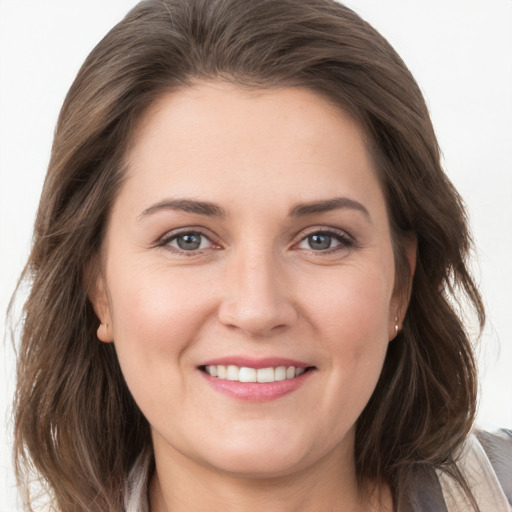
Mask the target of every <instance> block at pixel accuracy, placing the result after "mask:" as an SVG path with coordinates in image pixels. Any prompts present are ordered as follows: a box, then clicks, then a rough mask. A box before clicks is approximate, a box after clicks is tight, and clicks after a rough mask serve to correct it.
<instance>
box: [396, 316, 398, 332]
mask: <svg viewBox="0 0 512 512" xmlns="http://www.w3.org/2000/svg"><path fill="white" fill-rule="evenodd" d="M397 335H398V317H397V316H395V336H397Z"/></svg>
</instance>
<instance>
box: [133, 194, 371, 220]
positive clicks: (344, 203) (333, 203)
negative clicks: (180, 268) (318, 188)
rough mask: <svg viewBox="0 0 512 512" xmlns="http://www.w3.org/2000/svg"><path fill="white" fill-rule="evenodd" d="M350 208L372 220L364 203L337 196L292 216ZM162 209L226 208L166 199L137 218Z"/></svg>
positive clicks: (211, 212)
mask: <svg viewBox="0 0 512 512" xmlns="http://www.w3.org/2000/svg"><path fill="white" fill-rule="evenodd" d="M339 209H349V210H356V211H359V212H361V213H363V214H364V215H365V216H366V217H367V218H368V219H369V220H371V216H370V213H369V212H368V210H367V209H366V208H365V206H364V205H363V204H361V203H360V202H359V201H356V200H354V199H350V198H348V197H335V198H332V199H324V200H321V201H311V202H307V203H298V204H296V205H295V206H293V207H292V208H291V209H290V213H289V215H290V217H306V216H308V215H314V214H316V213H324V212H329V211H332V210H339ZM162 210H178V211H182V212H187V213H195V214H197V215H205V216H208V217H225V216H226V210H224V208H222V207H221V206H219V205H217V204H215V203H211V202H209V201H197V200H194V199H165V200H163V201H160V202H158V203H156V204H154V205H152V206H150V207H149V208H146V209H145V210H144V211H143V212H142V213H141V214H140V215H139V216H138V217H137V219H138V220H140V219H142V218H144V217H147V216H148V215H152V214H154V213H157V212H159V211H162Z"/></svg>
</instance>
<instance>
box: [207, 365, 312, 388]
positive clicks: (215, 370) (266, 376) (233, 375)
mask: <svg viewBox="0 0 512 512" xmlns="http://www.w3.org/2000/svg"><path fill="white" fill-rule="evenodd" d="M205 369H206V373H208V374H209V375H211V376H212V377H217V378H219V379H223V380H233V381H239V382H261V383H264V382H276V381H282V380H286V379H293V378H295V377H299V376H300V375H302V374H303V373H304V372H305V369H304V368H295V367H294V366H288V367H286V366H278V367H276V368H258V369H256V368H248V367H246V366H242V367H238V366H235V365H233V364H230V365H228V366H225V365H222V364H215V365H209V366H206V367H205Z"/></svg>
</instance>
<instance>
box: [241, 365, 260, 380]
mask: <svg viewBox="0 0 512 512" xmlns="http://www.w3.org/2000/svg"><path fill="white" fill-rule="evenodd" d="M238 380H239V381H240V382H256V369H255V368H247V367H245V366H243V367H242V368H240V374H239V376H238Z"/></svg>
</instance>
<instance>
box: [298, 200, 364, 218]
mask: <svg viewBox="0 0 512 512" xmlns="http://www.w3.org/2000/svg"><path fill="white" fill-rule="evenodd" d="M339 209H349V210H356V211H359V212H361V213H363V214H364V215H365V217H367V218H368V220H369V221H370V222H371V220H372V218H371V215H370V212H369V211H368V210H367V209H366V207H365V206H364V205H363V204H362V203H360V202H359V201H356V200H354V199H350V198H349V197H334V198H332V199H324V200H322V201H312V202H309V203H298V204H296V205H295V206H293V207H292V209H291V210H290V217H305V216H306V215H313V214H315V213H324V212H329V211H332V210H339Z"/></svg>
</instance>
